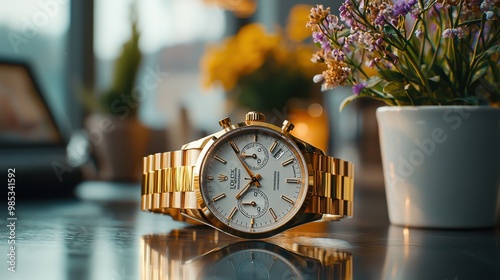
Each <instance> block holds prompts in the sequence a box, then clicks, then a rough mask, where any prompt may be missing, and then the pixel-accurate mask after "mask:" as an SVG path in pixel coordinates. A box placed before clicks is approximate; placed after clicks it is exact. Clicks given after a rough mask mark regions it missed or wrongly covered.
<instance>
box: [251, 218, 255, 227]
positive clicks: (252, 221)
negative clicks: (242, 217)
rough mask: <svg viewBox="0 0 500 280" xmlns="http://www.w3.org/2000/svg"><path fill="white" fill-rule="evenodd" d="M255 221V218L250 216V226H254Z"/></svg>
mask: <svg viewBox="0 0 500 280" xmlns="http://www.w3.org/2000/svg"><path fill="white" fill-rule="evenodd" d="M254 223H255V220H254V218H250V227H253V224H254Z"/></svg>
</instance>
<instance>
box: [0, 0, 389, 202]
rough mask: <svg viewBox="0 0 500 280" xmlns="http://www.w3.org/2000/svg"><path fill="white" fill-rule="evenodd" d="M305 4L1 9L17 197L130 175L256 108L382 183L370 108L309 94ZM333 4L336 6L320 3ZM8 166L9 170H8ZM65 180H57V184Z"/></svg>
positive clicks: (312, 88) (2, 115)
mask: <svg viewBox="0 0 500 280" xmlns="http://www.w3.org/2000/svg"><path fill="white" fill-rule="evenodd" d="M316 3H317V1H285V0H276V1H265V0H226V1H224V0H183V1H181V0H144V1H133V0H93V1H88V0H87V1H83V0H82V1H76V0H43V1H39V0H22V1H15V2H14V1H4V2H3V3H2V9H0V101H1V103H2V104H1V105H0V155H1V156H0V166H1V167H2V168H8V167H16V168H17V169H18V170H21V171H22V172H21V174H25V175H23V176H21V175H19V180H21V181H19V183H18V185H21V184H22V185H23V186H24V187H23V188H18V191H19V192H24V193H26V197H27V196H31V197H44V196H51V197H52V196H56V195H65V194H71V193H73V191H74V188H75V186H78V185H81V183H82V182H87V181H93V182H95V181H102V182H109V181H111V182H124V183H129V184H134V185H137V184H138V183H139V181H140V174H141V168H142V166H141V164H142V157H143V156H144V155H147V154H151V153H156V152H163V151H169V150H177V149H180V147H181V145H182V144H184V143H187V142H190V141H192V140H195V139H198V138H200V137H202V136H204V135H208V134H211V133H213V132H215V131H217V130H219V125H218V121H219V120H220V119H222V118H224V117H226V116H231V117H232V118H233V121H235V122H236V121H239V120H243V118H244V115H245V113H246V112H247V111H248V110H259V111H262V112H264V113H265V114H266V116H267V120H268V121H270V122H272V123H275V124H277V125H281V123H282V121H283V120H284V119H289V120H291V121H292V122H293V123H294V124H295V126H296V129H295V130H294V131H293V134H294V135H296V136H298V137H299V138H302V139H304V140H306V141H308V142H310V143H312V144H313V145H315V146H317V147H319V148H321V149H323V150H325V151H326V152H327V153H328V154H330V155H333V156H335V157H340V158H343V159H346V160H350V161H352V162H354V163H355V164H356V180H357V183H356V185H357V186H362V187H363V188H370V187H372V186H373V187H375V188H381V187H382V186H383V184H382V171H381V163H380V152H379V143H378V136H377V125H376V120H375V114H374V111H375V109H376V108H377V107H378V106H380V105H381V104H378V103H374V101H366V102H364V101H363V100H361V101H357V102H355V103H353V104H351V105H350V106H348V107H347V109H345V110H344V111H342V112H341V113H339V109H338V108H339V105H340V102H341V101H342V100H343V99H344V98H345V97H347V96H349V95H351V94H352V91H351V89H350V88H347V87H345V88H337V89H334V90H331V91H328V92H321V91H320V89H319V87H318V86H317V85H315V84H314V83H313V82H312V77H313V76H314V75H315V74H317V73H320V72H321V71H322V69H321V66H318V65H315V64H313V63H312V62H310V57H311V55H312V53H314V52H315V50H316V48H315V46H314V45H313V44H312V42H311V38H310V31H309V30H308V29H307V28H306V27H305V24H306V22H307V16H308V13H309V10H310V8H311V7H312V6H313V5H315V4H316ZM328 4H331V5H333V6H332V10H337V9H338V6H340V2H336V1H330V2H329V3H328ZM18 173H19V171H18ZM61 186H63V187H61Z"/></svg>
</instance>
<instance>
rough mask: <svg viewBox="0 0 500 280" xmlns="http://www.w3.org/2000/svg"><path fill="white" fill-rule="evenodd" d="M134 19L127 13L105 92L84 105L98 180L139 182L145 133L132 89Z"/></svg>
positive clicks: (136, 53) (136, 59) (136, 57)
mask: <svg viewBox="0 0 500 280" xmlns="http://www.w3.org/2000/svg"><path fill="white" fill-rule="evenodd" d="M139 38H140V33H139V31H138V29H137V17H136V16H135V13H131V36H130V39H129V40H128V41H127V42H125V43H124V45H123V48H122V50H121V53H120V54H119V56H118V58H117V59H116V61H115V65H114V72H113V75H112V81H111V85H110V87H109V88H107V89H106V90H104V91H100V92H97V93H95V92H90V91H89V92H88V93H87V94H86V95H85V98H84V102H85V103H86V105H87V108H89V111H90V112H91V114H89V115H88V117H87V118H86V120H85V126H86V129H87V131H88V135H89V140H90V142H91V143H92V147H93V151H94V154H95V156H96V158H97V163H98V178H99V179H103V180H117V181H137V180H139V179H140V174H141V171H140V170H141V168H142V161H141V159H142V157H143V155H144V153H145V148H146V141H147V135H148V129H147V128H146V127H145V126H144V125H143V124H142V123H141V121H140V120H139V118H138V109H139V105H140V104H139V101H140V99H141V98H142V96H143V93H141V92H139V91H140V88H139V87H136V78H137V74H138V71H139V66H140V63H141V58H142V54H141V51H140V49H139Z"/></svg>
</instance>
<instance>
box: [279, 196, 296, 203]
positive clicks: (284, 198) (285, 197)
mask: <svg viewBox="0 0 500 280" xmlns="http://www.w3.org/2000/svg"><path fill="white" fill-rule="evenodd" d="M281 199H283V200H284V201H286V202H288V203H290V204H292V205H294V204H295V203H294V202H293V200H292V199H291V198H289V197H288V196H286V195H281Z"/></svg>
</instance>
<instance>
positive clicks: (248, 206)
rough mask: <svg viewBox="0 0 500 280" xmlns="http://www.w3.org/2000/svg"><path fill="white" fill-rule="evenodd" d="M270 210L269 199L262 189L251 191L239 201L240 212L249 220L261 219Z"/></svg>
mask: <svg viewBox="0 0 500 280" xmlns="http://www.w3.org/2000/svg"><path fill="white" fill-rule="evenodd" d="M268 209H269V199H268V198H267V196H266V194H265V193H264V192H263V191H261V190H260V189H250V190H248V191H247V192H246V193H245V194H244V195H243V196H241V197H240V198H239V199H238V210H239V211H240V212H241V214H242V215H243V216H245V217H247V218H260V217H262V216H263V215H264V214H266V212H267V210H268Z"/></svg>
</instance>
